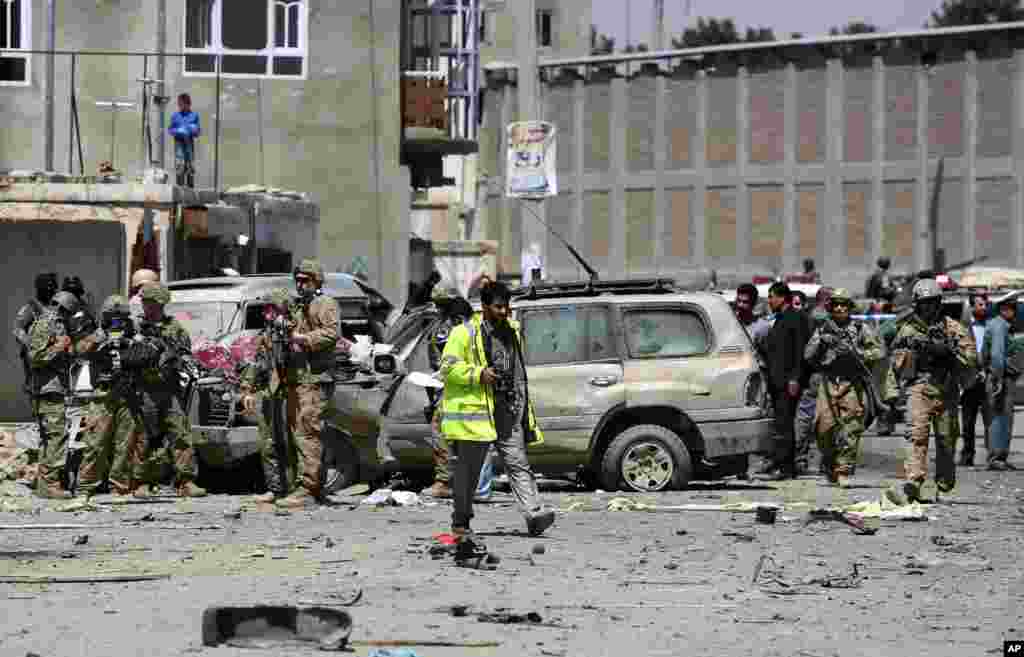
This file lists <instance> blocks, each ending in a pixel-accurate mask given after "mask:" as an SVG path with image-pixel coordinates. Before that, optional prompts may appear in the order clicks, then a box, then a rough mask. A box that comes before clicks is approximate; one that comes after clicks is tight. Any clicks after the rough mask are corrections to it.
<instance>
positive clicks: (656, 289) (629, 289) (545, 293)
mask: <svg viewBox="0 0 1024 657" xmlns="http://www.w3.org/2000/svg"><path fill="white" fill-rule="evenodd" d="M673 292H678V289H677V288H676V282H675V280H673V279H671V278H637V279H623V280H612V281H602V280H590V281H573V282H568V283H542V284H539V285H538V284H532V285H530V286H529V287H519V288H516V289H514V290H512V296H513V298H516V299H540V298H551V297H579V296H596V295H599V294H671V293H673Z"/></svg>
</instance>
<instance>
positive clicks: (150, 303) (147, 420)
mask: <svg viewBox="0 0 1024 657" xmlns="http://www.w3.org/2000/svg"><path fill="white" fill-rule="evenodd" d="M141 296H142V312H143V321H142V323H141V325H140V327H139V333H140V334H141V335H142V336H143V338H144V339H145V341H146V343H147V344H151V345H153V346H154V347H155V348H156V349H157V350H158V351H159V355H158V357H157V358H156V359H154V363H155V364H154V365H152V366H150V367H147V368H146V369H144V370H143V372H142V374H141V377H140V378H141V381H142V385H141V390H140V392H141V396H142V418H141V420H142V425H143V426H141V427H139V429H141V431H142V434H143V435H142V439H141V440H139V441H138V444H139V445H140V447H141V450H140V451H141V453H139V454H138V455H137V456H136V460H135V463H136V467H135V477H134V481H135V482H138V486H137V487H136V489H135V491H134V495H135V496H136V497H142V498H144V497H148V496H149V495H150V493H151V491H152V489H153V487H155V486H156V485H157V484H159V482H160V470H161V468H162V464H163V463H164V460H165V459H166V458H167V456H168V454H167V453H168V452H170V453H171V454H170V456H171V462H172V464H173V466H174V472H175V480H174V483H175V489H176V491H177V494H178V496H179V497H203V496H205V495H206V490H205V489H203V488H200V487H199V486H197V485H196V483H195V481H194V480H195V477H196V466H195V454H194V452H193V450H192V428H191V426H190V425H189V421H188V418H187V417H186V416H185V413H184V411H183V410H182V405H181V400H180V398H179V395H180V394H181V390H180V387H181V382H180V375H181V374H180V371H179V365H178V359H180V358H187V357H190V356H191V354H192V339H191V338H190V337H189V335H188V331H186V330H185V327H184V326H182V325H181V323H180V322H179V321H178V320H176V319H174V318H173V317H168V316H166V315H165V314H164V306H165V305H167V304H168V303H169V302H170V301H171V291H170V290H168V289H167V288H166V287H165V286H164V285H162V284H160V283H146V284H145V285H143V287H142V292H141Z"/></svg>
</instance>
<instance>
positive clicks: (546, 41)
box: [537, 9, 554, 48]
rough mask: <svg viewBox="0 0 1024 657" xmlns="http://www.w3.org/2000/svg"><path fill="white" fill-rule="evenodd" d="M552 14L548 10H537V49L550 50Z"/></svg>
mask: <svg viewBox="0 0 1024 657" xmlns="http://www.w3.org/2000/svg"><path fill="white" fill-rule="evenodd" d="M553 13H554V12H553V11H552V10H550V9H538V10H537V47H538V48H550V47H551V45H552V43H553V39H552V26H553V25H554V21H553V20H552V14H553Z"/></svg>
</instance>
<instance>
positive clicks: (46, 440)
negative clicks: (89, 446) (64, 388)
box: [36, 395, 68, 488]
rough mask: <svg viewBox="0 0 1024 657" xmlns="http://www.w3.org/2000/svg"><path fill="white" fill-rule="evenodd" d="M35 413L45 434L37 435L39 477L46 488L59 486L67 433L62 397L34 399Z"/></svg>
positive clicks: (65, 457) (52, 396) (65, 454)
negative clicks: (39, 448)
mask: <svg viewBox="0 0 1024 657" xmlns="http://www.w3.org/2000/svg"><path fill="white" fill-rule="evenodd" d="M36 414H37V416H38V417H39V418H40V421H41V424H42V431H43V432H45V434H46V435H45V436H39V440H40V442H41V450H40V454H39V479H38V481H40V482H41V483H42V484H43V485H45V486H46V487H48V488H59V487H60V474H61V471H62V470H63V469H64V461H65V460H66V459H67V446H68V441H67V433H66V432H65V430H64V428H65V426H64V425H65V415H64V397H63V396H60V395H43V396H40V397H39V398H38V399H37V401H36Z"/></svg>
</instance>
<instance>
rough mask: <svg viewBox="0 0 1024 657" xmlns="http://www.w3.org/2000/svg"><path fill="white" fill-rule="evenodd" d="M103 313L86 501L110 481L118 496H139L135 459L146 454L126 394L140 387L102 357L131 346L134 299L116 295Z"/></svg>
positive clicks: (83, 474)
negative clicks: (119, 345)
mask: <svg viewBox="0 0 1024 657" xmlns="http://www.w3.org/2000/svg"><path fill="white" fill-rule="evenodd" d="M100 313H101V318H100V328H99V330H98V331H97V333H96V338H95V340H96V343H97V345H96V346H97V349H95V350H93V353H92V356H93V357H92V359H91V361H92V363H91V365H92V366H91V369H90V374H91V375H92V380H93V388H94V391H95V393H96V395H97V396H96V398H95V399H94V400H93V402H92V403H91V404H90V405H89V408H88V413H87V419H86V425H85V439H84V442H85V449H83V450H82V452H83V455H82V465H81V467H80V469H79V475H78V489H79V491H80V493H81V494H83V495H85V496H86V497H90V496H92V495H94V494H95V492H96V489H97V488H98V487H99V486H100V484H101V483H102V482H103V480H104V479H107V480H108V481H109V482H110V490H111V492H113V493H114V494H116V495H130V494H131V493H132V491H133V490H134V482H133V481H132V474H133V473H132V470H133V461H132V456H137V455H138V454H139V453H140V451H141V450H142V449H143V446H142V444H141V442H142V440H143V439H144V437H143V436H142V435H141V434H140V433H139V432H138V430H137V428H138V417H137V413H138V410H139V409H137V408H136V409H133V408H132V405H131V404H130V403H129V401H128V399H127V394H126V393H128V392H130V391H129V390H127V389H126V388H125V386H131V385H134V381H132V380H128V379H126V378H125V377H127V376H128V375H127V374H125V373H124V372H123V371H114V369H115V366H114V364H113V361H112V360H111V359H110V358H104V357H102V354H103V353H108V354H109V352H104V350H103V349H102V347H103V346H104V345H105V344H109V342H110V341H118V342H120V341H124V342H125V343H127V342H128V341H129V340H130V339H131V337H132V331H131V328H130V327H129V326H128V325H127V320H128V319H129V318H130V317H131V309H130V306H129V302H128V299H127V298H125V297H123V296H120V295H117V294H113V295H111V296H109V297H107V299H106V301H104V302H103V306H102V307H101V309H100Z"/></svg>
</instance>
